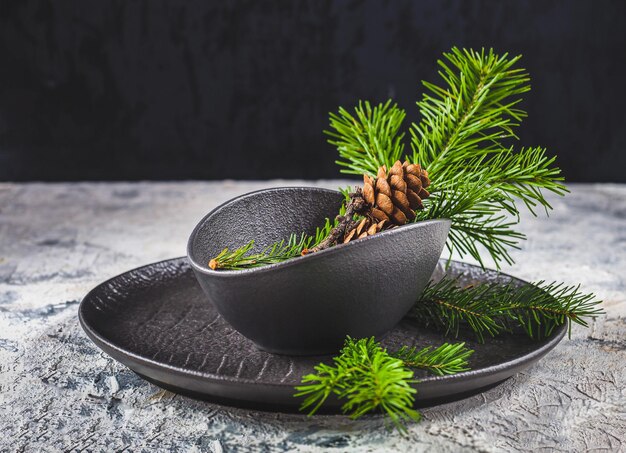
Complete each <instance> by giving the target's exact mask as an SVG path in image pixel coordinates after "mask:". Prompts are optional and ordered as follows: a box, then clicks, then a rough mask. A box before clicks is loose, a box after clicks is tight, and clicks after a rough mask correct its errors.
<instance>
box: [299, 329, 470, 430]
mask: <svg viewBox="0 0 626 453" xmlns="http://www.w3.org/2000/svg"><path fill="white" fill-rule="evenodd" d="M472 352H473V351H471V350H468V349H467V348H465V346H464V343H459V344H455V345H449V344H444V345H442V346H440V347H438V348H436V349H434V350H432V348H430V347H428V348H424V349H422V350H419V351H418V350H416V349H415V348H411V349H408V348H402V349H400V350H399V351H398V352H397V353H396V354H390V353H389V352H387V350H386V349H384V348H383V347H382V346H381V345H380V343H378V342H377V341H376V340H375V339H374V338H373V337H372V338H363V339H360V340H355V339H352V338H350V337H348V338H347V339H346V341H345V344H344V347H343V349H342V350H341V351H340V353H339V355H338V356H336V357H334V358H333V364H332V365H327V364H324V363H320V364H319V365H317V366H315V371H316V373H314V374H308V375H306V376H303V378H302V385H300V386H297V387H296V391H297V393H296V394H295V396H296V397H304V398H305V399H304V402H303V403H302V406H301V410H306V411H308V413H309V415H312V414H314V413H315V412H317V410H318V409H319V408H320V407H321V406H322V405H323V404H324V402H325V401H326V400H327V399H328V397H330V396H331V395H335V396H336V397H337V398H339V399H340V400H345V402H344V404H343V405H342V410H343V412H344V413H346V414H349V415H350V417H351V418H353V419H355V418H359V417H361V416H362V415H364V414H366V413H369V412H372V411H376V410H382V411H383V412H384V413H385V414H386V415H387V417H388V418H389V419H390V420H391V422H392V423H393V424H394V425H395V426H396V427H397V428H398V430H400V431H401V432H404V431H406V425H405V423H406V422H408V421H410V420H416V421H417V420H419V419H420V413H419V412H418V411H416V410H415V409H413V404H414V402H415V394H416V393H417V390H416V389H415V388H414V387H413V386H412V384H414V383H416V382H417V381H415V380H414V379H413V371H412V370H411V368H417V367H419V368H423V369H426V370H429V371H432V372H434V373H435V374H438V375H443V374H453V373H456V372H459V371H465V370H467V369H469V368H468V362H467V359H468V358H469V356H470V355H471V354H472Z"/></svg>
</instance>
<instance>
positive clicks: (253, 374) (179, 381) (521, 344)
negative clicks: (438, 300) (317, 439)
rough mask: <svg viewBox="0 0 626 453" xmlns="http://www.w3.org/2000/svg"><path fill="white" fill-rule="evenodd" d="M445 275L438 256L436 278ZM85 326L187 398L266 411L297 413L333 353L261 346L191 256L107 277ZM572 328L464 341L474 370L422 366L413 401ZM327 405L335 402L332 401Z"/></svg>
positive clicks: (478, 273)
mask: <svg viewBox="0 0 626 453" xmlns="http://www.w3.org/2000/svg"><path fill="white" fill-rule="evenodd" d="M443 274H444V271H443V265H442V263H440V264H439V265H438V266H437V268H436V269H435V273H434V275H433V278H441V276H442V275H443ZM448 274H449V275H451V276H459V275H463V277H462V278H461V282H462V284H477V283H483V282H509V281H513V282H515V283H518V284H523V283H524V282H523V281H521V280H518V279H515V278H513V277H510V276H508V275H506V274H502V273H498V272H495V271H482V270H481V269H480V268H479V267H476V266H471V265H468V264H463V263H458V262H453V263H452V265H451V266H450V268H449V269H448ZM79 319H80V322H81V325H82V327H83V329H84V330H85V332H86V333H87V335H88V336H89V338H91V339H92V340H93V341H94V343H95V344H96V345H97V346H98V347H100V348H101V349H102V350H104V351H105V352H106V353H107V354H109V355H110V356H112V357H113V358H114V359H116V360H118V361H120V362H121V363H123V364H124V365H126V366H128V367H129V368H130V369H132V370H133V371H135V372H136V373H138V374H140V375H142V376H143V377H145V378H146V379H148V380H149V381H151V382H153V383H155V384H157V385H159V386H161V387H164V388H167V389H170V390H173V391H176V392H179V393H183V394H186V395H190V396H194V397H200V398H203V399H210V400H213V401H217V402H226V403H228V404H232V405H238V406H247V407H262V408H265V409H270V410H276V409H280V410H297V407H298V405H299V403H300V401H299V399H297V398H294V397H293V396H292V395H293V386H294V385H296V384H298V382H299V380H300V377H301V376H302V375H304V374H307V373H309V372H311V371H312V368H313V366H314V365H316V364H317V363H318V362H320V361H322V360H329V356H318V357H314V356H307V357H289V356H283V355H275V354H270V353H267V352H263V351H259V350H258V348H257V347H256V346H255V345H254V343H252V341H250V340H248V339H247V338H245V337H244V336H243V335H241V334H239V333H238V332H237V331H235V330H234V329H233V328H232V327H231V326H230V325H229V324H228V323H227V322H226V321H224V320H223V319H222V318H221V317H220V316H219V315H218V313H217V311H216V309H215V307H214V306H213V305H212V304H209V303H207V302H206V296H205V295H204V293H203V292H202V290H201V288H200V286H199V285H198V283H197V281H196V278H195V277H194V274H193V272H192V270H191V268H190V266H189V264H188V263H187V260H186V259H185V258H177V259H172V260H167V261H162V262H159V263H155V264H150V265H148V266H144V267H141V268H138V269H135V270H132V271H129V272H126V273H124V274H122V275H119V276H117V277H115V278H112V279H111V280H108V281H106V282H104V283H102V284H100V285H99V286H97V287H96V288H94V289H93V290H92V291H91V292H90V293H89V294H87V296H85V298H84V299H83V301H82V302H81V305H80V308H79ZM566 330H567V328H566V326H565V325H564V326H562V327H560V328H558V329H556V330H555V332H554V333H553V335H552V336H551V337H550V338H548V339H546V340H543V341H539V342H535V341H532V340H530V339H528V338H527V337H526V335H524V334H523V333H520V334H514V335H503V336H501V337H498V338H495V339H488V340H487V342H486V344H482V345H481V344H477V343H475V342H472V341H468V342H467V343H468V346H469V347H471V348H472V349H474V350H475V351H476V352H475V353H474V355H473V356H472V358H471V361H470V365H471V367H472V371H469V372H465V373H459V374H457V375H453V376H445V377H436V376H431V375H429V374H427V373H423V372H420V371H418V372H416V374H417V377H419V378H420V379H421V382H420V383H419V384H417V385H416V386H417V388H418V390H419V392H418V394H417V404H418V405H421V406H425V405H432V404H437V403H440V402H446V401H454V400H457V399H460V398H463V397H465V396H468V395H470V394H473V393H477V392H480V391H482V390H484V389H486V388H489V387H491V386H493V385H495V384H497V383H499V382H501V381H503V380H505V379H507V378H509V377H510V376H512V375H514V374H515V373H517V372H519V371H521V370H523V369H524V368H527V367H528V366H530V365H531V364H532V363H534V362H536V361H537V360H539V359H540V358H541V357H543V356H544V355H545V354H546V353H547V352H548V351H550V350H551V349H552V348H554V347H555V346H556V345H557V344H558V342H559V341H560V340H561V339H562V338H563V335H564V334H565V332H566ZM444 341H450V339H449V338H445V337H444V336H443V335H442V334H441V333H439V332H435V331H429V330H425V329H423V328H417V326H415V325H414V324H413V323H412V322H410V321H407V320H403V321H402V322H401V323H400V324H398V325H397V326H396V327H395V328H394V329H393V330H392V331H391V332H390V333H389V335H387V336H386V337H385V338H384V339H383V345H384V346H386V347H387V348H389V349H391V350H394V349H395V348H397V347H399V346H400V345H409V346H411V345H415V346H426V345H439V344H441V343H442V342H444ZM328 407H329V409H330V410H336V409H337V402H336V401H329V404H328Z"/></svg>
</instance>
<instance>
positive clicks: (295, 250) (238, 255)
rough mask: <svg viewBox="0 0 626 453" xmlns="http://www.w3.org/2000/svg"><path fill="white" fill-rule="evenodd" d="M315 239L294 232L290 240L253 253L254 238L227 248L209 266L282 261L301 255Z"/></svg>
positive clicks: (238, 267)
mask: <svg viewBox="0 0 626 453" xmlns="http://www.w3.org/2000/svg"><path fill="white" fill-rule="evenodd" d="M313 239H314V238H313V236H307V235H305V234H303V235H301V236H298V235H296V234H292V235H291V236H289V239H288V240H286V241H285V240H282V241H280V242H276V243H275V244H272V245H270V246H269V247H266V248H264V249H263V250H262V251H261V252H259V253H251V251H252V250H253V248H254V240H252V241H250V242H248V243H247V244H246V245H244V246H243V247H239V248H238V249H236V250H233V251H230V250H229V249H228V248H225V249H224V250H222V251H221V252H220V254H219V255H217V256H216V257H215V258H213V259H211V261H209V267H210V268H211V269H213V270H216V269H224V270H226V269H228V270H241V269H247V268H253V267H259V266H266V265H268V264H275V263H280V262H282V261H285V260H288V259H290V258H295V257H296V256H300V254H301V253H302V250H304V249H305V248H307V247H308V246H309V245H310V244H311V242H312V241H313Z"/></svg>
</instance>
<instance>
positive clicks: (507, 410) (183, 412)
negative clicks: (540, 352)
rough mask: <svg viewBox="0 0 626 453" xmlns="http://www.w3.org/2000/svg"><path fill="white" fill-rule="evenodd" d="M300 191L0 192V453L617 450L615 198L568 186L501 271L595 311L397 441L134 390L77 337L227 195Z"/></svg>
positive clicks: (373, 430)
mask: <svg viewBox="0 0 626 453" xmlns="http://www.w3.org/2000/svg"><path fill="white" fill-rule="evenodd" d="M303 184H304V185H319V186H325V187H330V188H336V187H337V186H338V185H340V184H341V183H340V182H339V181H321V182H316V183H311V182H308V183H303V182H298V181H266V182H229V181H224V182H190V183H101V184H97V183H95V184H94V183H90V184H0V433H2V434H1V435H0V451H62V450H75V451H81V450H86V451H112V450H116V451H122V450H127V451H206V452H211V451H213V452H219V451H224V452H230V451H321V450H330V451H381V452H382V451H408V450H411V451H443V452H463V451H518V450H519V451H527V450H535V451H564V452H571V451H625V449H626V440H625V439H626V412H625V409H624V408H625V407H626V321H625V317H626V186H623V185H606V184H605V185H573V186H570V188H571V190H572V193H571V194H569V195H568V196H567V197H565V198H551V201H553V206H554V211H553V212H552V214H551V216H550V218H549V219H548V218H546V217H545V216H541V217H539V218H536V219H535V218H532V217H531V216H530V215H527V216H525V217H524V219H523V222H522V225H521V229H522V230H523V231H524V232H525V233H526V234H527V235H528V237H529V240H528V241H526V242H525V243H523V244H522V249H521V250H519V251H515V253H514V257H515V259H516V261H517V262H516V264H515V265H514V266H510V267H506V268H504V269H503V270H504V271H506V272H509V273H512V274H514V275H516V276H519V277H521V278H524V279H529V280H539V279H544V280H559V281H564V282H567V283H581V285H582V288H583V290H584V291H587V292H595V293H596V294H597V296H598V297H600V298H602V299H603V300H604V301H605V304H604V308H605V309H606V311H607V314H606V315H605V316H603V317H602V318H600V319H598V320H597V321H596V322H595V323H593V325H592V326H591V328H590V329H583V328H580V327H575V328H574V332H573V335H572V339H571V340H564V341H563V342H562V343H561V344H560V345H559V346H558V347H557V348H556V349H555V350H554V351H552V352H551V353H550V354H549V355H548V356H546V357H545V358H544V359H543V360H542V361H541V362H540V363H539V364H537V365H535V366H533V367H532V368H530V369H529V370H527V371H526V372H525V373H522V374H519V375H517V376H516V377H514V378H512V379H510V380H509V381H507V382H506V383H504V384H503V385H501V386H499V387H497V388H495V389H492V390H490V391H488V392H486V393H484V394H482V395H478V396H475V397H472V398H469V399H466V400H463V401H459V402H456V403H451V404H447V405H444V406H439V407H435V408H430V409H426V410H424V411H423V412H424V416H425V417H424V420H423V421H422V422H421V423H419V424H414V425H411V427H410V430H409V434H408V436H406V437H402V436H400V435H399V434H397V433H396V432H394V431H388V430H385V425H384V422H383V419H382V418H381V417H379V416H371V417H367V418H366V419H364V420H360V421H350V420H347V419H345V418H343V417H337V416H319V417H313V418H306V417H304V416H300V415H293V414H292V415H287V414H278V413H265V412H253V411H246V410H242V409H233V408H229V407H223V406H217V405H213V404H209V403H205V402H199V401H194V400H191V399H189V398H186V397H182V396H178V395H175V394H172V393H169V392H164V391H161V390H160V389H159V388H157V387H155V386H153V385H151V384H148V383H147V382H145V381H143V380H142V379H140V378H139V377H137V376H136V375H134V374H133V373H132V372H131V371H129V370H128V369H127V368H125V367H124V366H122V365H120V364H118V363H117V362H115V361H113V360H112V359H110V358H109V357H108V356H106V355H105V354H104V353H102V352H100V350H99V349H97V348H96V347H95V346H94V345H93V344H92V343H91V342H90V341H89V340H88V339H87V338H86V337H85V335H84V334H83V332H82V331H81V329H80V327H79V325H78V319H77V316H76V310H77V307H78V303H79V302H80V300H81V298H82V297H83V296H84V295H85V294H86V292H87V291H88V290H89V289H91V288H92V287H93V286H95V285H96V284H98V283H99V282H101V281H103V280H105V279H107V278H109V277H112V276H114V275H116V274H119V273H121V272H124V271H126V270H128V269H130V268H133V267H137V266H140V265H142V264H146V263H149V262H153V261H158V260H161V259H165V258H171V257H175V256H181V255H184V253H185V245H186V240H187V236H188V234H189V233H190V231H191V229H192V228H193V226H194V224H195V223H196V221H197V220H199V219H200V218H201V217H202V216H203V215H204V214H205V213H206V212H208V211H209V210H210V209H211V208H213V207H215V206H216V205H218V204H219V203H221V202H223V201H226V200H227V199H230V198H232V197H233V196H236V195H239V194H242V193H245V192H248V191H251V190H256V189H261V188H265V187H272V186H280V185H303Z"/></svg>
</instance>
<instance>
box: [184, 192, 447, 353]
mask: <svg viewBox="0 0 626 453" xmlns="http://www.w3.org/2000/svg"><path fill="white" fill-rule="evenodd" d="M342 200H343V196H342V195H341V193H339V192H337V191H334V190H326V189H319V188H309V187H290V188H276V189H268V190H261V191H258V192H252V193H249V194H246V195H243V196H241V197H238V198H234V199H233V200H230V201H228V202H226V203H224V204H223V205H221V206H219V207H218V208H216V209H214V210H213V211H212V212H210V213H209V214H208V215H207V216H206V217H204V218H203V219H202V220H201V221H200V223H199V224H198V225H197V226H196V228H195V229H194V230H193V232H192V233H191V237H190V238H189V243H188V246H187V255H188V258H189V261H190V263H191V266H192V268H193V270H194V272H195V274H196V277H197V279H198V281H199V282H200V285H201V287H202V289H203V290H204V292H205V293H206V295H207V297H208V298H209V300H210V301H211V302H212V303H213V304H214V305H215V307H216V308H217V311H218V312H219V313H220V315H221V316H222V317H223V318H224V319H225V320H226V321H228V322H229V323H230V324H231V325H232V326H233V327H234V328H235V329H236V330H238V331H239V332H240V333H242V334H243V335H245V336H246V337H248V338H249V339H250V340H252V341H253V342H254V343H255V344H256V345H257V346H258V347H259V348H261V349H263V350H266V351H269V352H274V353H280V354H290V355H308V354H322V353H331V352H336V351H337V350H338V348H339V347H340V346H341V345H342V343H343V341H344V339H345V337H346V335H350V336H353V337H359V338H360V337H369V336H378V337H380V336H383V335H384V334H385V333H386V332H388V331H389V330H390V329H391V328H392V327H394V326H395V325H396V323H398V321H400V319H402V317H403V316H404V315H405V314H406V313H407V312H408V310H409V309H410V308H411V306H412V304H413V303H414V302H415V300H416V298H417V297H418V296H419V295H420V294H421V292H422V291H423V289H424V287H425V286H426V284H427V283H428V280H429V278H430V276H431V274H432V272H433V270H434V269H435V266H436V264H437V260H438V259H439V256H440V255H441V251H442V250H443V246H444V244H445V241H446V238H447V235H448V230H449V228H450V221H449V220H445V219H444V220H429V221H425V222H419V223H414V224H411V225H406V226H403V227H401V228H396V229H393V230H388V231H384V232H381V233H378V234H376V235H374V236H371V237H367V238H364V239H360V240H356V241H353V242H349V243H348V244H341V245H337V246H335V247H332V248H329V249H326V250H322V251H320V252H317V253H312V254H309V255H306V256H303V257H297V258H294V259H291V260H288V261H284V262H281V263H278V264H272V265H269V266H264V267H258V268H252V269H245V270H238V271H224V270H211V269H210V268H209V267H208V262H209V260H210V259H211V258H214V257H215V256H216V255H217V254H218V253H219V252H220V251H222V250H223V249H224V248H225V247H228V248H230V249H234V248H237V247H240V246H242V245H244V244H246V243H248V242H249V241H250V240H252V239H254V241H255V250H260V249H262V248H264V247H266V246H268V245H270V244H272V243H274V242H276V241H280V240H282V239H285V238H288V237H289V235H290V234H292V233H298V234H299V233H302V232H305V233H309V234H311V233H314V232H315V228H316V227H317V226H320V225H323V224H324V221H325V219H326V218H331V219H332V218H334V217H335V216H336V215H337V213H338V212H339V208H340V206H341V203H342Z"/></svg>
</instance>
